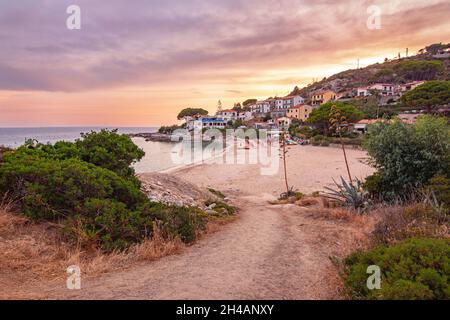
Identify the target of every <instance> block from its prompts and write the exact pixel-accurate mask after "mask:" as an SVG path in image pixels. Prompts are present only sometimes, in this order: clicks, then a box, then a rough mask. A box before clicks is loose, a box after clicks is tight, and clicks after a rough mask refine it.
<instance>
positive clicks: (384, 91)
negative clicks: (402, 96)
mask: <svg viewBox="0 0 450 320" xmlns="http://www.w3.org/2000/svg"><path fill="white" fill-rule="evenodd" d="M368 89H369V90H377V91H379V92H380V93H381V95H382V96H393V95H394V94H395V85H393V84H392V83H376V84H373V85H371V86H369V87H368Z"/></svg>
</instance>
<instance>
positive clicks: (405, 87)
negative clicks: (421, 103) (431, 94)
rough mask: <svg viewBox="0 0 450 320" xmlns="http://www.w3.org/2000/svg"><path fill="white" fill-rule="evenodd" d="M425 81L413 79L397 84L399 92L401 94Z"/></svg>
mask: <svg viewBox="0 0 450 320" xmlns="http://www.w3.org/2000/svg"><path fill="white" fill-rule="evenodd" d="M424 83H425V81H413V82H409V83H405V84H400V85H398V86H397V90H396V91H397V92H398V93H399V94H400V95H401V94H403V93H405V92H407V91H410V90H414V89H415V88H417V87H418V86H420V85H422V84H424Z"/></svg>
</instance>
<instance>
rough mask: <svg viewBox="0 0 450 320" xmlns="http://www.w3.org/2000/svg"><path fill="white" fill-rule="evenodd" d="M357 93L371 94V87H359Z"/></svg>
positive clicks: (359, 95)
mask: <svg viewBox="0 0 450 320" xmlns="http://www.w3.org/2000/svg"><path fill="white" fill-rule="evenodd" d="M356 95H357V96H358V97H368V96H370V95H371V94H370V92H369V87H359V88H357V89H356Z"/></svg>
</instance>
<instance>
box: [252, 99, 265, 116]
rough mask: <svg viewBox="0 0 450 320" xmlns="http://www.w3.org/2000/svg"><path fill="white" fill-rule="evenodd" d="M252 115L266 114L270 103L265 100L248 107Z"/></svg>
mask: <svg viewBox="0 0 450 320" xmlns="http://www.w3.org/2000/svg"><path fill="white" fill-rule="evenodd" d="M250 109H251V110H252V112H253V113H268V112H270V103H269V102H268V101H266V100H264V101H258V102H256V103H255V104H252V105H251V106H250Z"/></svg>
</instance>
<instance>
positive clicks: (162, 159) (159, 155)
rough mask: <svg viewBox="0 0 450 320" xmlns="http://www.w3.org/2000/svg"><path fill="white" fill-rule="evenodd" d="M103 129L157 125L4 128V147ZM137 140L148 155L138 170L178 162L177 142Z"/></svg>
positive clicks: (125, 130) (144, 130)
mask: <svg viewBox="0 0 450 320" xmlns="http://www.w3.org/2000/svg"><path fill="white" fill-rule="evenodd" d="M101 129H118V132H119V133H123V134H130V133H152V132H156V131H157V130H158V128H155V127H119V128H116V127H109V128H108V127H46V128H0V146H6V147H12V148H17V147H19V146H21V145H23V144H24V143H25V141H26V140H27V139H36V140H37V141H39V142H41V143H55V142H57V141H71V142H73V141H75V140H76V139H78V138H80V135H81V133H83V132H84V133H87V132H91V131H100V130H101ZM133 142H134V143H135V144H136V145H138V146H139V147H140V148H142V149H143V150H144V151H145V156H144V158H142V159H141V161H139V162H138V163H135V164H134V168H135V170H136V172H137V173H143V172H155V171H164V170H167V169H170V168H172V167H176V166H177V164H175V163H174V161H172V153H173V152H174V148H175V145H174V144H173V143H167V142H155V141H145V139H143V138H133Z"/></svg>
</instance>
